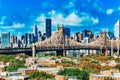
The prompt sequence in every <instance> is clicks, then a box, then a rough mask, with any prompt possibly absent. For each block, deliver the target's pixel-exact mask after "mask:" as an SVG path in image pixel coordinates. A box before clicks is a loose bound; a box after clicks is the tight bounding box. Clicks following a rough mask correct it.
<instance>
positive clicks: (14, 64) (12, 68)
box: [5, 59, 25, 71]
mask: <svg viewBox="0 0 120 80" xmlns="http://www.w3.org/2000/svg"><path fill="white" fill-rule="evenodd" d="M21 67H25V65H24V63H23V62H22V61H20V60H18V59H14V60H11V61H10V65H9V66H8V67H6V68H5V70H6V71H15V70H17V69H18V68H21Z"/></svg>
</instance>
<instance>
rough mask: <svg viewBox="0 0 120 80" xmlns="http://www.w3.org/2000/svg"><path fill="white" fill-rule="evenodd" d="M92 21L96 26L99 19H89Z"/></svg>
mask: <svg viewBox="0 0 120 80" xmlns="http://www.w3.org/2000/svg"><path fill="white" fill-rule="evenodd" d="M91 19H92V21H93V24H98V23H99V19H98V18H93V17H92V18H91Z"/></svg>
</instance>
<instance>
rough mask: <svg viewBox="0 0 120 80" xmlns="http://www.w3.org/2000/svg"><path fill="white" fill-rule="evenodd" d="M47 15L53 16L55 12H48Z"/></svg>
mask: <svg viewBox="0 0 120 80" xmlns="http://www.w3.org/2000/svg"><path fill="white" fill-rule="evenodd" d="M48 14H49V15H51V16H54V15H55V14H56V11H55V10H52V11H51V12H48Z"/></svg>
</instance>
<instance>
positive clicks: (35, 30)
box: [33, 24, 38, 42]
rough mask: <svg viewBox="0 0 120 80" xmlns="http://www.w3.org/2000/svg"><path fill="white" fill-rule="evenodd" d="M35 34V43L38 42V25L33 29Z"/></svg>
mask: <svg viewBox="0 0 120 80" xmlns="http://www.w3.org/2000/svg"><path fill="white" fill-rule="evenodd" d="M33 34H34V42H37V41H38V28H37V25H36V24H35V26H34V29H33Z"/></svg>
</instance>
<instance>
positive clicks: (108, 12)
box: [106, 9, 114, 15]
mask: <svg viewBox="0 0 120 80" xmlns="http://www.w3.org/2000/svg"><path fill="white" fill-rule="evenodd" d="M113 11H114V10H113V9H107V11H106V14H108V15H110V14H112V13H113Z"/></svg>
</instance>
